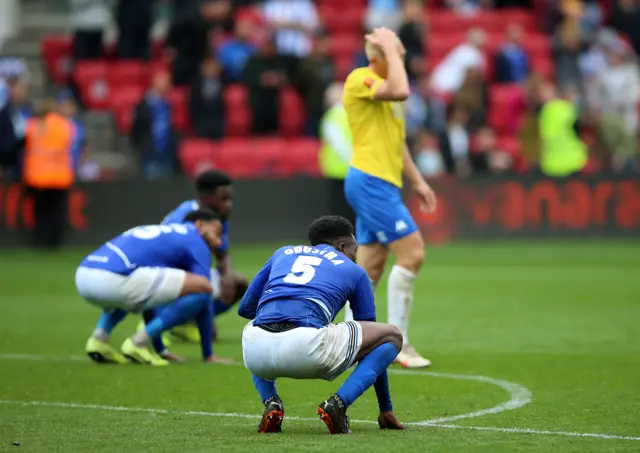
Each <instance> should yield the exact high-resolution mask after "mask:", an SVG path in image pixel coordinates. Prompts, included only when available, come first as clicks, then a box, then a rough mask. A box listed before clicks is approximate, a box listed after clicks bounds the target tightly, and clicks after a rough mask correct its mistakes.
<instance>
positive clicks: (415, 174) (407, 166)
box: [403, 146, 422, 185]
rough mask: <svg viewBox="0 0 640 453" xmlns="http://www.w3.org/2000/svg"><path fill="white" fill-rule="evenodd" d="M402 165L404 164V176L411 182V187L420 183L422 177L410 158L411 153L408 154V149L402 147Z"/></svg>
mask: <svg viewBox="0 0 640 453" xmlns="http://www.w3.org/2000/svg"><path fill="white" fill-rule="evenodd" d="M403 161H404V162H403V163H404V175H405V176H406V178H407V179H408V180H409V182H411V185H415V184H417V183H418V182H420V181H422V175H421V174H420V170H418V167H417V166H416V164H415V162H414V161H413V158H412V157H411V153H410V152H409V148H407V147H406V146H405V147H404V155H403Z"/></svg>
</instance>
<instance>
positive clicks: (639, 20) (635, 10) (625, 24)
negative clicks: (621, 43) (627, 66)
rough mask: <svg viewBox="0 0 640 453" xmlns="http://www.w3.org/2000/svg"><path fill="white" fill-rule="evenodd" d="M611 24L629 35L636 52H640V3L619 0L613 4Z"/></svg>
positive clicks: (633, 0)
mask: <svg viewBox="0 0 640 453" xmlns="http://www.w3.org/2000/svg"><path fill="white" fill-rule="evenodd" d="M611 25H613V27H614V28H616V29H618V30H620V31H621V32H622V33H624V34H625V35H627V36H628V37H629V39H630V40H631V45H632V46H633V50H635V52H636V54H640V3H639V2H638V1H637V0H617V1H616V2H615V3H614V5H613V11H612V14H611Z"/></svg>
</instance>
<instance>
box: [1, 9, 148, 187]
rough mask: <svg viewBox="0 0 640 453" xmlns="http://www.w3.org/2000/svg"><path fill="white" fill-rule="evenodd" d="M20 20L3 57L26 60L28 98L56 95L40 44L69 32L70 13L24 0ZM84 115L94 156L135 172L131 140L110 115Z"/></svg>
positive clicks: (111, 168) (104, 164)
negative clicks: (44, 39) (117, 127)
mask: <svg viewBox="0 0 640 453" xmlns="http://www.w3.org/2000/svg"><path fill="white" fill-rule="evenodd" d="M0 1H1V0H0ZM65 3H66V2H65ZM20 21H21V24H22V26H21V29H20V31H19V33H18V35H17V36H14V37H12V38H8V39H6V40H5V41H4V42H3V43H2V47H1V48H0V56H1V57H17V58H22V59H23V60H24V61H25V63H26V65H27V67H28V69H29V73H30V79H29V91H28V95H27V96H28V98H27V99H28V101H30V102H32V103H36V102H37V101H39V100H41V99H43V98H46V97H48V96H55V95H56V93H57V91H58V90H59V89H60V86H58V85H56V84H55V83H53V82H52V81H51V80H50V79H49V78H48V77H47V75H46V71H45V68H44V62H43V60H42V55H41V52H40V44H41V42H42V40H43V38H44V37H45V36H51V35H69V34H70V30H69V23H70V21H69V13H68V12H67V11H65V10H64V8H60V6H59V5H55V4H53V3H52V2H50V1H47V0H26V1H24V2H21V17H20ZM82 117H83V120H84V122H85V126H86V133H87V143H88V147H89V150H90V154H91V159H92V160H93V161H95V162H96V163H97V164H98V165H99V166H100V167H101V168H103V169H104V170H105V171H106V172H108V173H113V172H117V173H118V174H120V175H126V174H128V173H133V172H135V168H136V165H135V159H134V158H133V154H132V153H131V152H130V151H129V150H130V148H129V145H128V142H127V140H123V139H122V138H121V137H120V136H119V134H117V133H116V131H115V128H114V126H113V119H112V117H111V115H110V114H109V113H105V112H94V111H87V112H85V113H83V114H82Z"/></svg>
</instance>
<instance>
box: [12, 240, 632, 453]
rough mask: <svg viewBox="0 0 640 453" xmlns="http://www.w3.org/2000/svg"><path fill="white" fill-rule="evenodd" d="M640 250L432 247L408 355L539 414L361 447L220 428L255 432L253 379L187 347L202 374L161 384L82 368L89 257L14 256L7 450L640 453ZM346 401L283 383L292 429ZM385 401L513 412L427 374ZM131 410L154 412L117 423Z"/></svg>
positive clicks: (481, 392)
mask: <svg viewBox="0 0 640 453" xmlns="http://www.w3.org/2000/svg"><path fill="white" fill-rule="evenodd" d="M272 249H273V246H264V245H262V246H244V247H240V246H238V247H236V248H235V249H234V263H235V265H236V266H237V267H238V268H239V270H241V271H243V272H245V273H247V274H253V273H254V272H256V271H257V270H258V269H259V267H260V266H261V264H262V263H263V261H264V260H265V259H266V258H267V257H268V255H269V253H270V252H271V251H272ZM639 250H640V248H639V247H638V244H637V243H631V242H629V243H627V242H609V243H605V242H573V243H561V242H533V243H530V244H522V243H519V244H518V243H509V244H498V243H494V244H490V243H487V244H482V245H480V244H472V243H466V244H463V243H461V244H456V245H450V246H445V247H439V248H433V249H429V251H428V261H427V265H426V267H425V269H424V272H422V274H421V275H420V277H419V278H418V280H417V288H416V301H415V306H414V311H413V316H412V320H411V332H410V335H411V341H412V343H413V344H414V345H415V346H416V347H417V348H418V349H419V350H421V351H423V352H425V354H426V355H427V356H428V357H429V358H431V359H432V360H433V362H434V366H433V368H432V370H431V371H432V372H433V373H453V374H457V375H466V376H478V375H479V376H486V377H490V378H492V379H494V380H503V381H509V382H511V383H514V384H519V385H520V386H523V387H525V388H526V389H528V390H529V391H530V392H531V394H532V401H531V402H530V403H529V404H526V405H524V406H522V407H519V408H517V409H515V410H508V411H502V412H499V413H495V414H488V415H482V416H479V417H474V418H465V419H459V420H455V421H451V422H446V424H447V425H455V426H456V427H455V428H451V427H450V428H445V427H437V426H415V425H414V426H411V427H410V429H409V430H407V431H404V432H382V431H380V430H378V429H377V426H376V425H375V424H371V423H358V422H354V423H353V426H352V428H353V431H354V434H352V435H350V436H342V437H330V436H328V435H327V434H326V431H325V427H324V425H323V424H322V423H320V422H319V421H317V420H315V419H313V420H292V419H289V420H286V421H285V427H284V429H285V432H284V433H283V434H282V435H269V436H263V435H258V434H256V433H255V427H256V423H257V419H250V418H240V417H229V416H213V415H211V413H225V414H229V413H236V414H250V415H256V416H258V415H259V414H260V413H261V405H260V402H259V400H258V398H257V396H256V393H255V391H254V389H253V386H252V383H251V378H250V375H249V373H248V372H247V371H246V370H245V369H244V367H243V366H241V364H238V366H223V365H206V364H202V363H199V361H198V356H199V348H198V347H197V346H194V345H186V344H177V345H175V347H174V348H173V349H174V350H175V352H178V353H182V354H184V355H186V356H188V357H189V358H190V359H191V360H190V362H189V363H186V364H181V365H172V366H170V367H167V368H162V369H161V368H151V367H142V366H120V367H118V366H97V365H94V364H93V363H90V362H89V361H88V359H87V360H84V358H82V355H83V352H84V342H85V341H86V339H87V337H88V335H89V334H90V332H91V331H92V329H93V326H94V323H95V321H96V319H97V316H98V311H97V310H96V309H95V308H93V307H91V306H89V305H88V304H87V303H85V302H83V301H82V300H81V299H80V298H79V297H78V296H77V295H76V294H75V290H74V284H73V274H74V270H75V266H76V265H77V263H78V262H79V261H80V259H81V258H82V257H83V255H84V253H85V252H86V250H69V251H65V252H63V253H60V254H53V255H47V254H38V253H34V252H26V251H23V252H13V251H12V252H7V251H2V252H1V255H0V269H1V271H0V370H1V371H0V400H2V403H1V404H0V451H9V450H12V451H18V450H15V448H16V447H13V446H12V443H13V442H20V443H21V446H20V450H19V451H25V452H59V451H64V452H84V451H87V452H89V451H90V452H114V451H117V452H145V451H153V452H175V451H184V452H200V451H203V452H204V451H221V450H222V451H247V452H253V451H291V452H306V451H367V452H388V451H391V450H395V451H398V452H401V453H404V452H497V453H511V452H551V451H553V452H594V453H595V452H597V453H602V452H638V451H640V328H639V327H638V324H639V321H640V253H639ZM385 291H386V290H385V287H384V285H382V286H381V287H380V288H378V291H377V295H378V297H379V307H380V313H381V314H382V316H381V318H383V319H384V318H385V315H384V314H385V313H386V308H385V306H384V305H385V299H386V297H385ZM136 321H137V320H136V319H134V318H133V317H131V319H129V320H127V321H126V322H125V324H124V325H122V326H121V327H120V328H118V329H117V331H116V333H115V334H114V338H113V342H114V344H120V342H121V341H122V340H123V339H124V338H125V336H127V335H129V334H130V333H131V331H132V330H133V328H134V325H135V322H136ZM243 324H244V323H243V321H242V320H241V319H239V318H238V317H237V316H236V315H235V314H234V313H229V314H227V315H225V316H224V317H222V318H220V319H219V320H218V328H219V330H220V341H219V343H217V344H216V346H215V347H216V352H217V353H218V354H219V355H223V356H230V357H233V358H235V359H236V360H238V361H239V362H241V360H242V353H241V349H240V344H239V339H240V333H241V329H242V326H243ZM337 385H339V382H334V383H327V382H315V381H305V382H303V381H291V380H283V381H282V382H279V390H280V393H281V396H282V397H283V399H284V401H285V406H286V410H287V415H288V416H292V417H293V416H295V417H302V418H314V413H315V407H316V405H317V404H318V403H319V402H321V401H322V400H323V399H325V398H326V397H327V396H328V395H330V394H331V393H333V391H335V389H336V386H337ZM391 386H392V395H393V400H394V405H395V410H396V413H397V415H398V416H399V417H400V418H401V419H402V420H403V421H405V422H419V421H423V420H430V419H435V418H440V417H447V416H452V415H457V414H466V413H470V412H474V411H480V410H483V409H487V408H490V407H493V406H496V405H498V404H500V403H504V402H506V401H508V400H509V398H510V395H509V393H508V392H507V391H506V390H505V389H503V388H500V387H499V386H497V385H495V383H491V382H482V381H478V380H469V379H459V378H458V379H452V378H450V377H443V376H442V375H433V374H431V375H430V374H428V373H426V374H415V375H414V374H406V373H405V374H403V373H402V372H399V373H394V374H392V375H391ZM526 389H525V390H523V392H525V393H522V394H521V395H520V396H521V397H522V398H525V397H526ZM20 402H39V403H40V404H39V405H33V404H19V403H20ZM45 403H52V404H53V405H47V404H45ZM58 403H61V404H58ZM64 404H71V405H68V406H65V405H64ZM74 404H75V405H78V406H73V405H74ZM87 405H98V406H108V407H110V408H112V409H109V408H105V407H87ZM123 407H126V408H151V409H158V410H159V411H153V412H152V411H124V410H113V408H123ZM189 411H200V412H204V413H201V414H193V413H192V414H188V413H187V412H189ZM349 412H350V416H351V417H352V418H353V419H354V420H365V421H373V420H375V417H376V403H375V395H374V394H373V392H368V393H366V394H365V395H364V396H363V397H362V398H361V400H359V401H357V402H356V404H355V405H354V406H353V407H351V408H350V410H349ZM471 427H481V428H482V427H484V428H489V429H488V430H477V429H471ZM494 428H515V429H516V432H505V431H499V430H495V429H494ZM525 429H530V430H534V432H532V433H524V432H522V430H525ZM546 431H551V432H553V433H545V432H546ZM560 432H570V433H590V434H601V435H613V436H630V437H635V439H617V438H613V439H609V438H602V437H576V436H569V435H566V433H565V434H562V433H560Z"/></svg>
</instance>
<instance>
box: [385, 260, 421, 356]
mask: <svg viewBox="0 0 640 453" xmlns="http://www.w3.org/2000/svg"><path fill="white" fill-rule="evenodd" d="M415 278H416V276H415V274H414V273H413V272H411V271H409V270H407V269H405V268H403V267H400V266H398V265H395V266H393V268H392V269H391V273H390V274H389V285H388V289H387V299H388V315H389V319H388V321H389V324H393V325H394V326H396V327H397V328H398V329H400V332H402V338H403V342H404V344H408V343H409V340H408V330H409V329H408V328H409V315H410V314H411V307H412V306H413V282H414V280H415Z"/></svg>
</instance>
